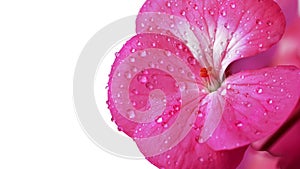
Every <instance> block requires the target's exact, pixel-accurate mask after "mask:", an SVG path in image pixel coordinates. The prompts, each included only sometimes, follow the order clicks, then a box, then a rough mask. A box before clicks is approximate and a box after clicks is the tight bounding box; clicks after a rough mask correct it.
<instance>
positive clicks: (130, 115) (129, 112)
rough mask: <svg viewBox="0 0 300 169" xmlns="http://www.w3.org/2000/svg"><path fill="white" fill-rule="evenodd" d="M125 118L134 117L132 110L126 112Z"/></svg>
mask: <svg viewBox="0 0 300 169" xmlns="http://www.w3.org/2000/svg"><path fill="white" fill-rule="evenodd" d="M127 116H128V118H130V119H133V118H134V117H135V113H134V111H133V110H128V111H127Z"/></svg>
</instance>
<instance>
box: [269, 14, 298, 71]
mask: <svg viewBox="0 0 300 169" xmlns="http://www.w3.org/2000/svg"><path fill="white" fill-rule="evenodd" d="M299 30H300V18H298V19H296V20H295V21H294V23H293V24H291V25H290V26H289V27H288V28H287V30H286V32H285V34H284V36H283V38H282V39H281V41H280V42H279V44H278V50H277V52H276V55H275V57H274V64H275V65H276V64H285V65H287V64H288V65H295V66H297V67H299V68H300V32H299Z"/></svg>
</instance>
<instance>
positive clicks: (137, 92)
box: [131, 89, 139, 95]
mask: <svg viewBox="0 0 300 169" xmlns="http://www.w3.org/2000/svg"><path fill="white" fill-rule="evenodd" d="M131 92H132V93H133V94H136V95H137V94H139V91H138V90H136V89H132V90H131Z"/></svg>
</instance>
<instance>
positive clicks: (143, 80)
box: [138, 75, 148, 84]
mask: <svg viewBox="0 0 300 169" xmlns="http://www.w3.org/2000/svg"><path fill="white" fill-rule="evenodd" d="M138 81H139V82H140V83H143V84H145V83H147V81H148V79H147V77H146V76H144V75H139V76H138Z"/></svg>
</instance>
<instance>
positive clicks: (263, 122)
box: [207, 66, 300, 150]
mask: <svg viewBox="0 0 300 169" xmlns="http://www.w3.org/2000/svg"><path fill="white" fill-rule="evenodd" d="M299 86H300V69H297V68H295V67H292V66H290V67H288V66H280V67H275V68H264V69H260V70H253V71H246V72H240V73H237V74H234V75H232V76H230V77H229V78H228V79H226V80H225V82H224V83H223V84H222V86H221V87H220V88H219V89H218V92H219V93H220V95H223V96H224V99H225V102H226V103H225V108H224V112H223V118H222V120H221V121H220V123H219V125H218V127H217V128H216V129H215V131H214V133H213V135H212V136H211V137H210V138H209V139H208V142H207V143H208V144H209V145H210V146H211V147H212V148H213V149H216V150H221V149H232V148H235V147H239V146H243V145H247V144H249V143H251V142H254V141H256V140H258V139H261V138H264V137H266V136H268V135H270V134H272V133H273V132H274V131H275V130H276V129H278V128H279V127H280V125H281V124H282V123H283V122H284V121H285V120H286V119H287V117H288V116H289V115H290V113H291V112H292V110H293V108H294V107H295V105H296V103H297V102H298V99H299V94H300V92H299Z"/></svg>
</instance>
